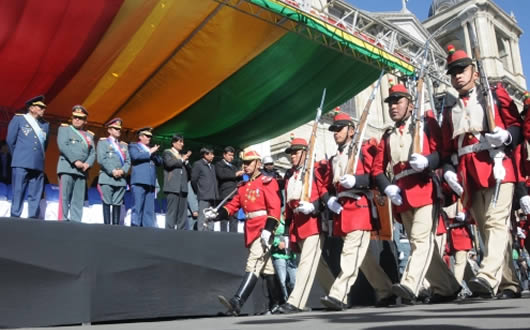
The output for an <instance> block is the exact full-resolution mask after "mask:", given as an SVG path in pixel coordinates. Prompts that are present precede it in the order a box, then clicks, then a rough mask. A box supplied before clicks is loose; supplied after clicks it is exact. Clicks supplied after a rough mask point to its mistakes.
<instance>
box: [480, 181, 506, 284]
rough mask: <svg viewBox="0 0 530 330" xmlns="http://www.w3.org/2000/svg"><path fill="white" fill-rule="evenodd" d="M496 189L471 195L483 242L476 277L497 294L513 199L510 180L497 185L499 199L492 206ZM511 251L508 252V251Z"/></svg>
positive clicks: (503, 262)
mask: <svg viewBox="0 0 530 330" xmlns="http://www.w3.org/2000/svg"><path fill="white" fill-rule="evenodd" d="M494 190H495V188H494V187H492V188H487V189H481V190H477V191H474V192H473V193H472V194H471V210H470V211H471V215H472V216H473V218H474V219H475V221H476V222H477V226H478V228H479V231H480V235H481V236H482V240H483V241H484V245H485V246H484V259H483V260H482V262H481V264H480V270H479V272H478V274H477V277H481V278H483V279H485V280H486V281H487V282H488V283H489V285H490V286H491V287H492V288H493V292H494V293H497V290H498V288H499V284H500V282H501V278H502V273H503V268H506V267H503V266H504V265H505V253H506V252H507V251H506V250H507V248H508V241H509V232H508V231H509V220H510V212H511V209H512V200H513V190H514V185H513V183H503V184H501V186H500V191H499V198H498V200H497V204H496V205H495V207H492V206H491V199H492V198H493V194H494ZM510 254H511V251H510Z"/></svg>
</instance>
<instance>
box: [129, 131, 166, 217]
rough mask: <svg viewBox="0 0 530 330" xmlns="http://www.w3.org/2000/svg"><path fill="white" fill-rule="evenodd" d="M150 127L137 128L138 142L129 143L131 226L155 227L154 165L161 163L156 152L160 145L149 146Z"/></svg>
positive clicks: (151, 134) (151, 135)
mask: <svg viewBox="0 0 530 330" xmlns="http://www.w3.org/2000/svg"><path fill="white" fill-rule="evenodd" d="M152 130H153V129H152V128H151V127H144V128H141V129H139V130H138V131H137V132H136V134H137V135H138V142H137V143H131V144H130V145H129V153H130V154H131V163H132V173H131V185H132V194H133V198H134V205H133V209H132V215H131V225H132V226H137V227H139V226H142V227H156V221H155V188H156V167H157V166H160V165H162V158H161V157H160V156H159V155H158V154H157V153H156V152H157V151H158V149H159V148H160V146H159V145H158V144H157V145H154V146H152V147H151V146H150V144H151V138H152V137H153V133H152V132H151V131H152Z"/></svg>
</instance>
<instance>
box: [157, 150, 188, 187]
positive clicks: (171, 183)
mask: <svg viewBox="0 0 530 330" xmlns="http://www.w3.org/2000/svg"><path fill="white" fill-rule="evenodd" d="M162 160H163V163H164V192H166V193H175V194H179V193H187V192H188V173H189V171H190V168H189V165H188V164H189V163H188V161H187V160H186V161H185V162H183V161H182V159H178V158H177V157H176V156H175V155H174V154H173V152H172V151H171V149H166V150H164V152H163V153H162Z"/></svg>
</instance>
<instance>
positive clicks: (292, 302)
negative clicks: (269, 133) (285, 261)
mask: <svg viewBox="0 0 530 330" xmlns="http://www.w3.org/2000/svg"><path fill="white" fill-rule="evenodd" d="M307 147H308V145H307V141H306V140H305V139H302V138H295V139H293V140H292V141H291V145H290V146H289V147H288V148H287V149H286V150H285V153H286V154H291V152H293V151H297V150H307ZM319 166H320V164H319V163H316V164H315V170H314V172H313V173H314V177H315V179H314V180H313V183H312V184H313V186H312V188H311V197H310V201H309V202H310V203H311V204H312V205H313V207H312V208H313V209H314V211H313V212H311V213H309V214H304V213H302V212H299V210H297V207H298V206H299V204H300V199H301V197H302V190H303V180H304V178H303V177H302V176H303V174H302V169H301V167H300V166H293V167H292V168H291V169H290V170H289V171H288V172H287V173H286V175H285V178H284V182H285V197H286V204H285V226H286V228H288V233H289V234H290V241H291V242H292V243H293V244H296V245H297V246H298V248H299V249H300V259H299V262H298V268H297V270H296V282H295V284H294V288H293V290H292V292H291V294H290V295H289V298H288V299H287V303H286V304H285V305H283V306H282V307H281V308H280V312H281V313H294V312H301V311H303V310H304V308H305V307H306V303H307V299H308V298H309V293H310V292H311V288H312V287H313V282H314V280H315V276H316V278H317V280H318V281H319V283H320V285H321V286H322V288H323V289H324V290H325V291H326V292H327V291H329V289H330V288H331V284H332V283H333V281H334V280H335V277H334V276H333V274H332V273H331V271H330V270H329V267H328V265H327V264H326V262H325V261H324V259H323V258H321V254H322V248H323V246H324V242H325V234H324V233H323V232H322V228H321V222H320V220H319V218H318V213H319V211H320V209H321V207H320V206H321V203H320V196H321V194H320V192H321V191H322V189H321V184H319V183H321V182H322V181H323V180H322V179H320V178H318V176H319V174H320V171H318V167H319ZM308 170H309V169H308Z"/></svg>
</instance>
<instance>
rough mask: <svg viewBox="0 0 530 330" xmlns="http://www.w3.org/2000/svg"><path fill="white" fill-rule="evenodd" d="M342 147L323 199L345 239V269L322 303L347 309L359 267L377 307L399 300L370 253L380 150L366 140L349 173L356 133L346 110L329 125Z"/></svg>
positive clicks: (331, 167)
mask: <svg viewBox="0 0 530 330" xmlns="http://www.w3.org/2000/svg"><path fill="white" fill-rule="evenodd" d="M329 130H330V131H332V132H333V137H334V139H335V143H336V144H337V146H338V150H337V154H336V155H334V156H333V157H332V158H331V159H330V161H329V162H328V165H327V167H328V168H327V170H326V173H327V175H325V176H323V178H324V179H325V181H324V183H323V184H322V193H323V195H322V196H323V200H324V201H325V202H326V204H327V205H328V208H329V209H330V210H331V212H332V213H330V214H331V216H332V217H333V235H335V236H339V237H341V238H342V239H343V240H344V245H343V247H342V252H341V261H340V265H341V272H340V273H339V275H338V277H337V278H336V279H335V281H334V282H333V286H332V287H331V289H330V290H329V291H326V292H328V295H326V296H324V297H322V298H320V301H321V303H322V304H323V305H324V306H326V307H327V308H328V309H330V310H344V309H346V308H347V306H348V294H349V292H350V288H351V286H352V285H353V284H354V283H355V281H356V279H357V276H358V274H359V270H362V271H363V273H364V275H365V277H366V279H367V280H368V282H369V283H370V285H371V286H372V287H373V288H374V290H375V292H376V297H377V300H378V301H377V303H376V305H377V306H388V305H389V304H391V303H393V302H395V297H394V296H393V294H392V282H391V281H390V279H389V278H388V276H387V275H386V273H385V272H384V270H383V268H381V266H380V265H379V263H378V262H377V259H376V258H375V257H374V256H373V255H372V254H371V253H369V252H368V245H369V244H370V235H371V230H372V229H373V228H372V221H371V220H372V217H373V216H376V215H375V214H371V211H372V207H371V206H372V205H371V203H370V201H369V200H368V196H371V192H370V190H369V188H370V185H371V179H370V172H371V170H372V161H373V158H374V155H375V152H376V146H375V143H369V142H367V143H364V144H363V145H362V147H361V154H360V157H359V160H358V165H357V169H356V172H355V174H349V173H346V168H347V164H348V158H349V157H350V153H351V150H350V147H351V145H352V138H353V135H354V133H355V126H354V123H353V120H352V118H351V117H350V116H349V115H348V114H346V113H340V112H339V113H338V114H336V115H335V117H334V120H333V124H332V125H331V126H330V127H329Z"/></svg>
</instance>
